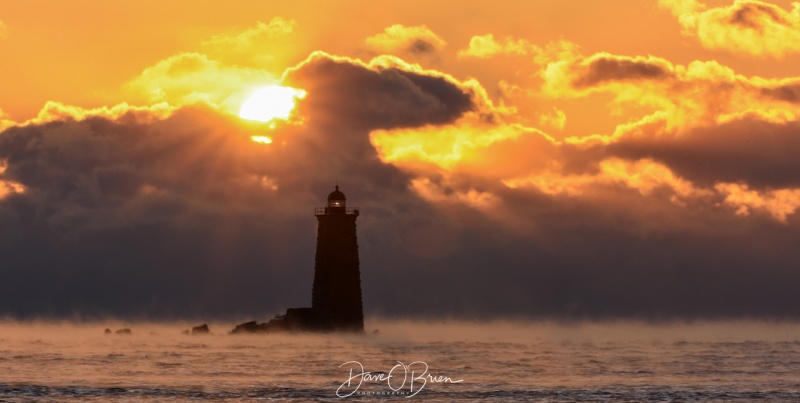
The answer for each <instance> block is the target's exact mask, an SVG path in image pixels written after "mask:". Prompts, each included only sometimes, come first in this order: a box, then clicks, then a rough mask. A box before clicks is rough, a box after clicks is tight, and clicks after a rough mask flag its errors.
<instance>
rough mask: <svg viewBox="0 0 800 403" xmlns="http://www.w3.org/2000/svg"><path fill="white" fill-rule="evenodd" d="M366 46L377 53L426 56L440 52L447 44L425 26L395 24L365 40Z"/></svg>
mask: <svg viewBox="0 0 800 403" xmlns="http://www.w3.org/2000/svg"><path fill="white" fill-rule="evenodd" d="M366 42H367V46H368V47H369V48H370V49H372V50H374V51H376V52H379V53H390V54H397V53H410V54H415V55H419V54H427V53H433V52H437V51H439V50H441V49H442V48H444V46H445V45H446V44H447V42H445V41H444V39H442V38H441V37H439V35H436V33H434V32H433V31H431V30H430V28H428V27H426V26H425V25H418V26H413V27H406V26H403V25H401V24H395V25H392V26H390V27H387V28H386V29H385V30H384V31H383V32H382V33H380V34H377V35H374V36H371V37H369V38H367V39H366Z"/></svg>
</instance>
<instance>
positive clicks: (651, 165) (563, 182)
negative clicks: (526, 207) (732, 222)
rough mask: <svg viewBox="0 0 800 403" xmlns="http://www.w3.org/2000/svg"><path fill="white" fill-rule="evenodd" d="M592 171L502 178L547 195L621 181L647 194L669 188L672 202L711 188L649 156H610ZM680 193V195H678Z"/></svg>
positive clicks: (573, 192) (576, 192)
mask: <svg viewBox="0 0 800 403" xmlns="http://www.w3.org/2000/svg"><path fill="white" fill-rule="evenodd" d="M598 168H599V169H598V172H597V173H594V174H581V175H564V174H562V173H559V172H553V171H545V172H542V173H538V174H535V175H529V176H526V177H522V178H516V179H508V180H504V181H503V184H504V185H506V186H508V187H510V188H519V187H526V186H532V187H535V188H537V189H538V190H539V191H541V192H542V193H545V194H549V195H559V194H565V195H569V196H578V195H582V194H584V193H586V192H587V191H588V190H589V189H592V188H596V187H597V186H618V185H622V186H625V187H627V188H630V189H634V190H636V191H638V192H639V193H640V194H641V195H642V196H650V195H652V194H654V193H655V192H656V191H657V190H658V189H661V188H664V189H669V190H670V191H671V192H672V193H673V198H672V199H671V200H672V201H674V202H680V199H679V198H689V197H698V196H706V195H709V194H710V192H708V191H706V190H703V189H698V188H697V187H695V186H694V185H693V184H692V183H691V182H689V181H687V180H685V179H683V178H680V177H679V176H677V175H675V173H673V172H672V171H671V170H670V169H669V168H668V167H667V166H665V165H663V164H660V163H658V162H655V161H653V160H650V159H642V160H638V161H627V160H623V159H620V158H609V159H606V160H603V161H601V162H600V163H599V165H598ZM677 197H679V198H677Z"/></svg>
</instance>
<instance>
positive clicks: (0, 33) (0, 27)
mask: <svg viewBox="0 0 800 403" xmlns="http://www.w3.org/2000/svg"><path fill="white" fill-rule="evenodd" d="M6 35H8V27H7V26H6V23H5V22H3V21H0V39H3V38H5V37H6Z"/></svg>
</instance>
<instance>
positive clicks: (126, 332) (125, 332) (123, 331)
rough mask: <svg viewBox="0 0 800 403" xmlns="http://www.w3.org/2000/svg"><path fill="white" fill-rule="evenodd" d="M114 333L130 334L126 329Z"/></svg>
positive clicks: (129, 330)
mask: <svg viewBox="0 0 800 403" xmlns="http://www.w3.org/2000/svg"><path fill="white" fill-rule="evenodd" d="M114 333H116V334H131V329H128V328H125V329H117V331H116V332H114Z"/></svg>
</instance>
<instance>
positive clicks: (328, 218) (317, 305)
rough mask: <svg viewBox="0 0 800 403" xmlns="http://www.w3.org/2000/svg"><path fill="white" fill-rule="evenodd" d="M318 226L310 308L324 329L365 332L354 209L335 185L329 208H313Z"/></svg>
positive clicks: (355, 208)
mask: <svg viewBox="0 0 800 403" xmlns="http://www.w3.org/2000/svg"><path fill="white" fill-rule="evenodd" d="M315 215H316V216H317V221H318V223H319V226H318V229H317V254H316V264H315V267H314V289H313V291H312V296H311V307H312V310H313V311H314V316H316V317H317V320H318V321H319V322H318V323H319V326H320V327H321V328H323V329H325V330H344V331H355V332H363V331H364V312H363V307H362V303H361V271H360V269H359V262H358V240H357V238H356V218H358V208H357V207H347V198H346V197H345V195H344V193H342V192H341V191H340V190H339V186H336V190H334V191H333V192H331V193H330V194H329V195H328V205H327V206H326V207H318V208H316V209H315Z"/></svg>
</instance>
